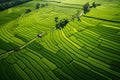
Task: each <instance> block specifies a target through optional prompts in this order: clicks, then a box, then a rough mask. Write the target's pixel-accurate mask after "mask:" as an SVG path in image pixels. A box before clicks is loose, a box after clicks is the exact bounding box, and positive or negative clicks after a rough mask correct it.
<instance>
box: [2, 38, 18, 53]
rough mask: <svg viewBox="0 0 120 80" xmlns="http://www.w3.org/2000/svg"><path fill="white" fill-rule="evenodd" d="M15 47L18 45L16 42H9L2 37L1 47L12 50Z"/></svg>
mask: <svg viewBox="0 0 120 80" xmlns="http://www.w3.org/2000/svg"><path fill="white" fill-rule="evenodd" d="M15 47H18V46H17V45H15V44H14V43H7V42H5V41H3V40H2V39H0V49H3V50H6V51H10V50H11V49H13V48H15Z"/></svg>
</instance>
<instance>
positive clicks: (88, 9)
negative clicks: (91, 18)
mask: <svg viewBox="0 0 120 80" xmlns="http://www.w3.org/2000/svg"><path fill="white" fill-rule="evenodd" d="M83 11H84V13H85V14H86V13H87V12H89V11H90V4H89V2H87V3H86V4H85V5H83Z"/></svg>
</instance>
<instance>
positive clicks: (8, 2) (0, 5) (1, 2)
mask: <svg viewBox="0 0 120 80" xmlns="http://www.w3.org/2000/svg"><path fill="white" fill-rule="evenodd" d="M28 1H31V0H0V11H2V10H5V9H8V8H10V7H13V6H16V5H19V4H22V3H25V2H28Z"/></svg>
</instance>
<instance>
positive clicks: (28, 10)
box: [25, 3, 48, 13]
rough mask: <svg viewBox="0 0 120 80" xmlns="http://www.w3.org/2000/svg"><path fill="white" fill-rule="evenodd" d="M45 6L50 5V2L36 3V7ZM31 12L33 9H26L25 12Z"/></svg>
mask: <svg viewBox="0 0 120 80" xmlns="http://www.w3.org/2000/svg"><path fill="white" fill-rule="evenodd" d="M45 6H48V4H47V3H46V4H39V3H37V4H36V5H35V9H39V8H43V7H45ZM30 12H32V10H31V9H26V10H25V13H30Z"/></svg>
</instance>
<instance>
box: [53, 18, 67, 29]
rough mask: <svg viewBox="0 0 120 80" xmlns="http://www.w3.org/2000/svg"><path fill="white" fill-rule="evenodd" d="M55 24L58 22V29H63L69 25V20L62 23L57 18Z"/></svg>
mask: <svg viewBox="0 0 120 80" xmlns="http://www.w3.org/2000/svg"><path fill="white" fill-rule="evenodd" d="M55 22H56V29H61V28H64V27H65V26H66V25H67V24H68V23H69V20H68V19H62V20H60V22H59V21H58V17H55Z"/></svg>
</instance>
